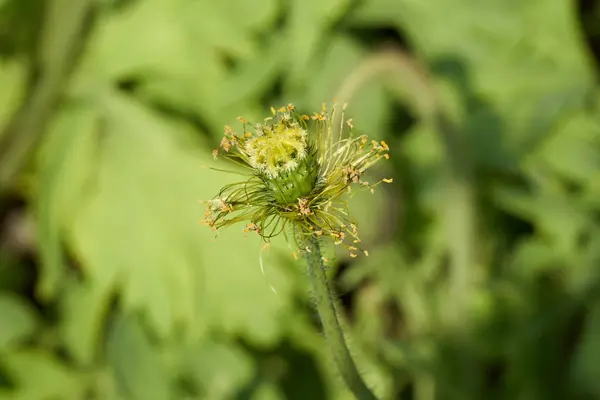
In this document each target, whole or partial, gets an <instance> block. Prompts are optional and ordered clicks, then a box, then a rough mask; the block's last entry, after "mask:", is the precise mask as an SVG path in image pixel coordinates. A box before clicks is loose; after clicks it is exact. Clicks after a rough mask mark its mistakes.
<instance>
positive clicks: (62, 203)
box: [33, 106, 99, 300]
mask: <svg viewBox="0 0 600 400" xmlns="http://www.w3.org/2000/svg"><path fill="white" fill-rule="evenodd" d="M98 129H99V121H98V115H97V114H96V113H95V111H94V109H93V108H90V107H86V106H74V107H67V108H65V109H64V110H63V111H62V112H61V113H59V114H58V115H57V116H56V118H55V120H54V121H53V123H52V125H51V128H50V131H49V132H48V135H46V136H45V139H44V141H43V143H42V145H41V148H40V151H39V157H38V171H39V173H38V175H37V182H38V191H37V196H35V197H34V198H33V200H34V205H35V214H36V218H37V237H38V239H39V243H40V250H41V263H42V274H41V278H40V281H39V283H38V287H37V290H38V293H39V295H40V296H41V298H42V299H45V300H48V299H52V298H53V297H54V296H55V295H56V292H57V290H58V288H59V286H60V285H61V282H62V280H63V277H64V274H65V265H64V264H65V261H64V255H63V249H62V242H63V240H62V239H61V238H62V235H63V234H64V233H65V232H64V229H65V226H67V225H68V224H69V223H70V221H71V218H72V210H73V209H75V208H77V206H78V204H79V203H80V202H81V201H83V196H84V194H85V190H86V189H89V186H86V183H87V182H89V178H90V175H91V172H92V171H93V164H94V159H95V149H96V145H97V142H98V138H99V136H98Z"/></svg>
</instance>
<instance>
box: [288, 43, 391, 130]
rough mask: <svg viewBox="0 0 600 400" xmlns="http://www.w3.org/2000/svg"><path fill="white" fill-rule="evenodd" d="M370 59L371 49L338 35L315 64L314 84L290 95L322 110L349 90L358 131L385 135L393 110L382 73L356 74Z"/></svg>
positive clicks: (350, 109) (350, 113) (350, 115)
mask: <svg viewBox="0 0 600 400" xmlns="http://www.w3.org/2000/svg"><path fill="white" fill-rule="evenodd" d="M366 59H367V52H366V51H365V49H363V48H362V47H361V46H360V45H359V44H358V43H357V42H355V41H353V40H351V39H348V38H346V37H344V36H334V37H333V38H332V40H331V42H330V45H329V46H328V48H327V50H326V52H325V53H324V54H323V58H322V59H319V60H318V61H315V62H314V63H313V64H311V66H310V68H311V71H312V72H313V73H312V76H311V77H310V84H309V85H307V86H306V87H302V90H301V92H293V93H291V94H290V97H292V98H300V99H301V101H299V102H298V105H299V106H301V107H304V108H305V109H306V110H307V112H310V111H318V110H319V109H320V107H321V104H322V103H323V102H325V103H331V101H332V100H333V99H334V98H335V97H336V96H338V95H342V93H345V94H347V95H348V94H349V95H351V96H350V98H346V99H345V100H347V101H348V103H349V104H348V108H347V112H346V118H352V120H353V124H354V125H355V126H356V129H357V132H365V133H368V135H369V137H370V138H372V139H377V138H383V137H384V136H385V135H384V134H383V126H384V125H385V123H386V122H387V119H388V117H389V110H388V106H387V102H386V100H387V98H386V96H385V93H384V86H383V85H382V80H381V77H380V76H377V75H374V76H373V77H370V78H369V79H366V80H363V79H362V78H363V76H362V75H361V76H357V75H356V70H357V68H358V66H360V65H361V63H362V62H364V61H365V60H366ZM350 88H352V89H350Z"/></svg>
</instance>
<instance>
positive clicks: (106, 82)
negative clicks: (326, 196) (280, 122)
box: [0, 0, 600, 400]
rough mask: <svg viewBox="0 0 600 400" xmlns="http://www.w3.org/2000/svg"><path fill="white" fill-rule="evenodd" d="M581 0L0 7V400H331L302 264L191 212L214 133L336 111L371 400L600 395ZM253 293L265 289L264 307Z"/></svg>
mask: <svg viewBox="0 0 600 400" xmlns="http://www.w3.org/2000/svg"><path fill="white" fill-rule="evenodd" d="M599 26H600V2H597V1H592V0H590V1H582V2H576V1H567V0H363V1H355V0H220V1H212V0H210V1H209V0H197V1H194V0H46V1H41V0H0V399H2V400H4V399H11V400H12V399H15V400H21V399H31V400H47V399H48V400H49V399H100V400H103V399H108V400H112V399H144V400H153V399H156V400H162V399H210V400H213V399H214V400H219V399H257V400H258V399H265V400H266V399H349V398H351V397H350V394H349V393H348V392H347V391H346V390H345V389H344V387H343V385H342V382H341V379H340V377H339V375H338V374H337V372H336V371H335V367H334V365H333V362H332V361H331V359H330V357H329V353H328V349H327V345H326V343H325V340H324V338H323V337H322V335H321V334H320V331H319V322H318V318H317V316H316V314H315V312H314V311H313V309H312V303H311V302H312V300H311V296H310V290H309V288H308V284H307V277H306V275H305V273H304V266H303V263H302V261H298V260H294V257H293V256H292V249H291V248H290V247H289V246H288V245H287V244H286V243H285V241H284V240H283V238H278V239H276V240H275V241H274V243H273V244H272V245H271V246H270V248H269V249H268V250H266V251H265V252H264V253H263V259H264V264H265V276H263V275H262V274H261V271H260V266H259V255H260V252H261V248H262V246H263V244H262V243H261V242H260V240H259V238H258V237H256V236H255V235H245V234H244V233H242V228H243V225H242V224H240V225H239V226H234V227H231V228H228V229H226V230H224V231H222V232H220V234H219V235H218V237H217V238H215V235H214V233H213V232H211V231H210V229H208V228H207V227H204V226H201V225H200V224H199V222H198V221H199V220H200V219H201V218H202V216H203V213H204V207H203V205H202V204H200V203H199V202H198V200H202V199H204V200H206V199H209V198H212V197H213V196H214V195H215V194H216V193H217V192H218V190H219V188H220V187H221V186H223V185H224V184H226V183H227V182H232V181H235V180H237V177H236V176H231V175H227V174H223V173H219V172H215V171H212V170H209V169H207V168H205V166H209V165H212V166H215V165H218V166H220V167H224V166H225V165H224V164H219V163H215V162H214V161H213V160H212V157H211V150H212V149H213V148H215V147H216V146H217V145H218V143H219V140H220V137H221V135H222V130H223V126H224V125H225V124H230V125H232V126H234V127H236V126H238V125H239V123H237V122H236V120H235V118H236V117H237V116H239V115H243V116H244V117H246V118H247V119H249V120H251V121H260V120H261V119H262V118H264V117H266V116H268V115H269V107H270V106H272V105H273V106H280V105H286V104H288V103H290V102H292V103H294V104H295V105H296V106H297V107H298V109H299V110H300V111H301V112H306V113H310V112H313V111H318V110H319V109H320V105H321V103H322V102H331V101H332V100H333V99H334V98H336V97H337V98H338V99H340V101H348V102H349V103H350V105H349V107H348V114H349V116H350V117H351V118H352V119H353V123H354V125H355V128H356V130H358V131H359V132H364V133H367V134H368V135H369V136H370V137H371V138H374V139H377V140H385V141H386V142H387V143H389V145H390V148H391V151H390V154H391V159H390V161H388V162H382V163H379V164H378V165H377V167H376V168H373V169H374V171H373V172H372V174H373V176H374V177H377V178H381V177H391V178H393V179H394V183H393V184H391V185H384V186H381V187H380V188H379V190H378V191H376V193H375V195H371V194H370V193H368V192H365V193H364V194H361V195H359V196H356V197H355V198H354V199H353V201H352V208H353V210H354V214H355V215H356V217H357V219H358V220H359V226H360V228H361V232H362V235H361V236H362V238H363V242H364V244H365V247H367V248H368V249H369V253H370V256H369V257H364V256H361V257H358V258H356V259H350V258H349V257H348V256H347V254H346V253H345V252H338V254H337V256H336V257H334V258H333V257H332V258H333V261H332V262H331V268H330V269H329V272H330V274H331V279H332V280H333V281H334V285H335V287H336V288H337V290H338V291H339V293H340V294H341V305H340V310H341V311H342V312H343V314H344V316H345V320H346V325H347V332H348V334H349V341H350V346H351V350H352V353H353V355H354V357H355V358H356V360H357V363H358V364H359V369H360V370H361V372H362V373H363V374H364V376H365V379H366V380H367V382H368V383H369V385H370V386H372V387H373V388H374V390H375V391H376V392H377V393H378V394H379V395H380V396H382V397H383V398H390V399H418V400H433V399H461V400H462V399H523V400H525V399H527V400H529V399H532V400H537V399H540V400H541V399H543V400H546V399H599V398H600V293H599V289H600V276H599V275H598V272H600V226H599V225H598V217H599V212H600V103H599V100H600V96H599V94H600V91H599V90H598V85H597V78H596V75H597V71H598V60H599V55H600V29H599V28H598V27H599ZM270 286H272V287H273V288H275V290H276V291H277V293H274V292H273V291H272V290H271V288H270Z"/></svg>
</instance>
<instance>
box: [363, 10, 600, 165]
mask: <svg viewBox="0 0 600 400" xmlns="http://www.w3.org/2000/svg"><path fill="white" fill-rule="evenodd" d="M575 12H576V8H575V3H572V2H565V1H562V0H532V1H527V2H522V1H518V0H510V1H506V0H492V1H485V2H476V1H472V0H459V1H449V0H434V1H428V2H418V1H413V0H400V1H389V0H374V1H370V2H367V3H365V4H364V6H362V7H359V8H358V10H357V11H356V17H355V18H356V19H357V21H358V22H359V23H362V24H364V23H381V22H383V21H386V22H388V23H389V22H392V21H395V26H396V27H397V28H398V29H399V30H400V31H401V32H403V33H405V34H406V36H407V37H408V39H409V43H410V45H411V46H412V48H413V49H414V50H415V52H416V53H417V54H418V55H421V56H423V57H424V58H425V59H426V61H427V62H428V63H429V65H430V67H431V68H432V69H433V71H434V72H435V73H436V74H437V75H438V76H439V77H441V78H443V79H444V80H445V81H446V83H447V85H445V86H443V88H444V89H445V91H451V92H452V93H453V95H450V96H447V95H446V94H444V96H443V98H444V99H445V101H446V105H447V108H449V109H454V108H455V107H456V105H457V104H450V103H456V101H457V99H458V101H459V102H460V109H462V111H460V112H459V113H458V116H459V118H460V119H461V120H463V121H464V126H465V129H466V134H467V135H468V137H469V139H470V142H471V146H473V151H474V154H475V156H476V157H477V160H478V161H479V162H480V163H483V164H490V163H495V164H497V163H507V162H508V161H509V157H510V151H509V150H516V151H517V152H518V154H519V155H522V154H526V153H527V152H528V151H529V150H530V149H531V146H532V145H533V144H535V142H536V141H537V140H538V139H539V138H540V137H542V136H543V135H545V134H546V133H547V130H548V129H549V128H551V127H552V126H553V125H554V124H555V123H556V122H557V121H558V120H559V118H561V117H562V116H565V115H567V113H569V112H570V111H572V110H573V109H574V108H575V107H579V106H581V105H582V102H583V101H584V100H585V99H586V96H588V95H589V94H590V88H591V87H593V82H594V75H593V72H592V71H593V69H592V65H591V63H590V60H589V58H588V57H587V55H586V54H585V50H584V48H583V46H582V45H581V43H580V35H579V27H578V25H577V22H576V18H575ZM540 16H543V17H540ZM440 88H441V89H442V87H441V86H440ZM490 143H494V146H490Z"/></svg>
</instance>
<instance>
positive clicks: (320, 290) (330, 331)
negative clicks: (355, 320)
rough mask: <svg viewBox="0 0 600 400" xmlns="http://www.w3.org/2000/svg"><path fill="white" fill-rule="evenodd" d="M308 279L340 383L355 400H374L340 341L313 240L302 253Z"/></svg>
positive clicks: (332, 302)
mask: <svg viewBox="0 0 600 400" xmlns="http://www.w3.org/2000/svg"><path fill="white" fill-rule="evenodd" d="M305 258H306V264H307V270H308V277H309V280H310V284H311V286H312V290H313V293H314V296H315V303H316V307H317V311H318V313H319V317H320V318H321V324H322V325H323V332H324V333H325V338H326V339H327V344H328V345H329V348H330V349H331V352H332V355H333V359H334V361H335V363H336V365H337V367H338V370H339V372H340V374H341V375H342V378H343V379H344V382H345V383H346V385H347V386H348V388H349V389H350V391H351V392H352V393H354V395H355V396H356V398H357V399H359V400H364V399H377V397H375V395H374V394H373V392H371V390H370V389H369V388H368V387H367V385H366V384H365V382H364V381H363V379H362V378H361V376H360V374H359V373H358V369H357V368H356V365H355V364H354V361H353V360H352V357H351V356H350V351H349V350H348V346H347V345H346V340H345V339H344V332H343V331H342V326H341V325H340V321H339V319H338V315H337V311H336V309H335V296H334V294H333V292H332V291H331V288H330V287H329V284H328V282H327V275H326V274H325V268H324V265H323V259H322V256H321V246H320V245H319V241H318V240H317V239H316V238H313V237H311V238H310V240H309V248H308V251H306V252H305Z"/></svg>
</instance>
